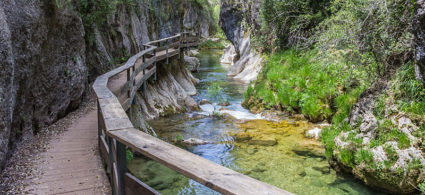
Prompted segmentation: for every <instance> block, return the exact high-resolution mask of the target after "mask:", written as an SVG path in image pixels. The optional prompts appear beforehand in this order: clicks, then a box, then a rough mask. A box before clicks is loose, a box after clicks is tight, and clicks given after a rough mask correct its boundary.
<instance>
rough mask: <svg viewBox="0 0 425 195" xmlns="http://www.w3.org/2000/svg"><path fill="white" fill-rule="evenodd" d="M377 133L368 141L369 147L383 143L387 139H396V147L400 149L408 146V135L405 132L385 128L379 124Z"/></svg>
mask: <svg viewBox="0 0 425 195" xmlns="http://www.w3.org/2000/svg"><path fill="white" fill-rule="evenodd" d="M377 133H378V135H377V136H376V138H375V139H373V140H371V142H370V147H371V148H374V147H377V146H380V145H383V144H384V143H386V142H388V141H397V143H398V147H399V148H400V149H405V148H408V147H410V140H409V137H408V136H407V135H406V134H405V133H403V132H400V131H398V130H397V129H394V128H393V129H386V128H384V127H382V126H381V125H380V126H378V130H377Z"/></svg>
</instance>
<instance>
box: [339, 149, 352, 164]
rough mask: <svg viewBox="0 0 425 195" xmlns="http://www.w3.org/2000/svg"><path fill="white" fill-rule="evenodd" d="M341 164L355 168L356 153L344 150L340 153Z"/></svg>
mask: <svg viewBox="0 0 425 195" xmlns="http://www.w3.org/2000/svg"><path fill="white" fill-rule="evenodd" d="M339 155H340V158H341V162H342V163H344V164H346V165H349V166H353V165H354V151H352V150H349V149H342V150H341V151H340V153H339Z"/></svg>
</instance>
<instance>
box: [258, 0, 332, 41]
mask: <svg viewBox="0 0 425 195" xmlns="http://www.w3.org/2000/svg"><path fill="white" fill-rule="evenodd" d="M329 2H330V0H305V1H299V0H285V1H281V0H265V1H264V3H263V6H262V10H261V13H262V15H261V16H262V19H263V21H264V24H265V26H264V27H263V28H264V29H267V30H269V31H271V32H270V34H275V36H276V37H277V40H276V45H277V46H278V47H279V48H280V49H285V48H290V47H293V46H297V45H300V44H302V45H305V44H306V43H311V42H309V41H306V40H308V38H309V37H310V36H311V34H312V31H311V30H312V29H314V28H315V27H316V26H317V25H318V24H319V23H320V22H321V21H322V20H323V19H325V17H326V16H327V15H328V14H329V10H328V6H329Z"/></svg>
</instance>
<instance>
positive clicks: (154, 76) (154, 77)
mask: <svg viewBox="0 0 425 195" xmlns="http://www.w3.org/2000/svg"><path fill="white" fill-rule="evenodd" d="M154 67H155V72H154V75H153V80H154V81H156V61H155V64H154Z"/></svg>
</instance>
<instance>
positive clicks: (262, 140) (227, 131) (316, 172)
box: [128, 50, 376, 194]
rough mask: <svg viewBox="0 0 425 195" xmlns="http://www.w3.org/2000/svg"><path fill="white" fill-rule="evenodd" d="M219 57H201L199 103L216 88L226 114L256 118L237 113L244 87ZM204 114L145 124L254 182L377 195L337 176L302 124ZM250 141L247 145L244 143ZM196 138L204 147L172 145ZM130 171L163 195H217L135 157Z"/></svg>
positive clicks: (241, 111)
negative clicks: (216, 85)
mask: <svg viewBox="0 0 425 195" xmlns="http://www.w3.org/2000/svg"><path fill="white" fill-rule="evenodd" d="M221 54H222V52H221V51H216V50H210V51H203V52H201V53H200V55H199V56H198V58H199V59H200V61H201V68H200V71H199V73H195V74H194V76H195V77H197V78H199V79H200V83H199V84H198V85H197V89H198V95H197V96H195V97H194V98H195V99H196V100H198V102H199V101H200V100H201V99H209V98H208V90H207V88H208V86H210V84H211V83H212V82H219V83H220V86H221V87H222V88H223V90H222V93H223V94H224V96H225V98H226V99H227V100H228V101H229V102H230V106H227V107H226V108H227V109H229V110H233V111H238V113H239V115H240V117H242V118H244V117H246V118H258V117H257V116H256V115H253V114H250V113H249V112H248V111H247V110H246V109H244V108H242V106H241V101H242V100H243V93H244V91H245V90H246V87H247V86H246V85H244V84H241V83H239V82H237V81H234V80H232V79H231V78H228V77H227V76H226V72H227V68H228V67H226V66H225V65H221V64H220V63H219V58H220V56H221ZM203 115H205V112H198V113H187V114H178V115H174V116H169V117H164V118H160V119H157V120H152V121H149V123H150V125H151V126H152V127H153V128H154V129H155V131H156V133H157V134H158V136H159V138H161V139H163V140H165V141H168V142H170V143H174V144H175V145H177V146H179V147H182V148H184V149H186V150H188V151H190V152H192V153H194V154H197V155H199V156H202V157H203V158H206V159H208V160H211V161H213V162H216V163H218V164H220V165H223V166H225V167H228V168H230V169H233V170H235V171H238V172H240V173H243V174H246V175H249V176H250V177H253V178H255V179H258V180H261V181H263V182H266V183H269V184H271V185H274V186H276V187H279V188H282V189H284V190H286V191H289V192H292V193H296V194H376V192H372V191H370V189H369V188H367V187H366V186H364V185H363V184H361V183H358V182H357V181H355V180H353V179H352V178H350V177H346V176H342V175H339V174H337V173H336V172H335V171H334V170H333V169H332V168H330V166H329V164H328V162H327V160H326V159H325V157H324V149H323V148H322V147H321V144H320V142H319V141H316V140H313V139H308V138H305V137H304V134H305V131H306V130H309V129H311V128H313V124H311V123H308V122H306V121H294V120H291V119H288V120H283V121H280V122H271V121H267V120H264V119H256V120H244V122H242V121H241V120H235V119H232V118H231V117H224V118H218V117H213V116H203ZM247 135H249V136H250V137H252V139H251V140H247V139H245V138H246V136H247ZM180 138H183V139H188V138H198V139H203V140H207V141H208V142H209V144H205V145H197V146H188V145H183V144H181V143H177V142H176V139H180ZM128 168H129V170H130V171H131V172H132V173H133V174H134V175H136V176H137V177H138V178H139V179H141V180H142V181H143V182H145V183H146V184H148V185H149V186H151V187H153V188H154V189H156V190H158V191H159V192H160V193H162V194H219V193H217V192H215V191H213V190H210V189H208V188H207V187H204V186H202V185H201V184H199V183H197V182H195V181H193V180H191V179H188V178H186V177H184V176H182V175H180V174H178V173H176V172H174V171H173V170H171V169H169V168H167V167H165V166H163V165H160V164H159V163H156V162H155V161H152V160H150V159H148V158H144V157H135V158H134V159H133V160H132V161H131V162H129V164H128Z"/></svg>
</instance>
